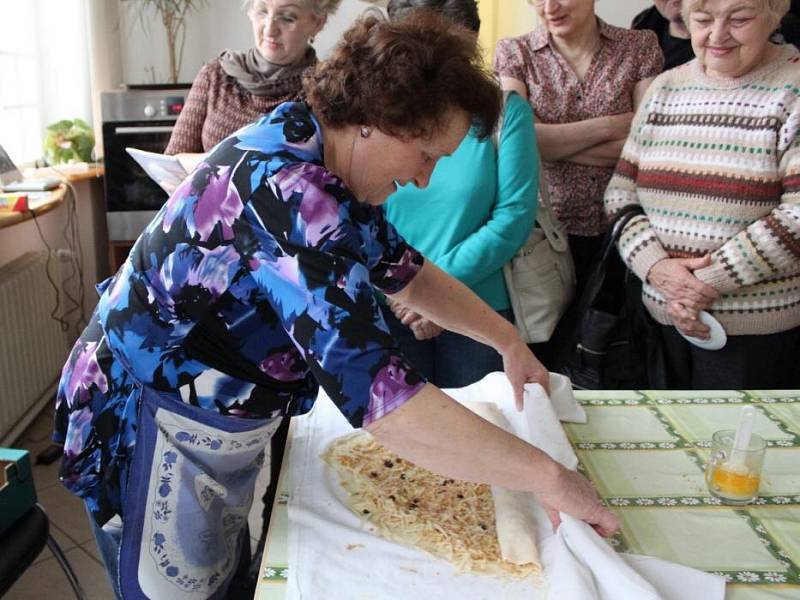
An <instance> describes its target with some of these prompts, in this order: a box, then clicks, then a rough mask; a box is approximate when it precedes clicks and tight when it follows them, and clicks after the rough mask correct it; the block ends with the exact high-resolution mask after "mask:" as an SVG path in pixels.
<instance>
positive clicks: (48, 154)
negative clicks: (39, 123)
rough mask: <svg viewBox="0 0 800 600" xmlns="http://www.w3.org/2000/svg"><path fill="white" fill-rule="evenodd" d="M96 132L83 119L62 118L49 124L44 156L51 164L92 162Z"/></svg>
mask: <svg viewBox="0 0 800 600" xmlns="http://www.w3.org/2000/svg"><path fill="white" fill-rule="evenodd" d="M93 148H94V134H93V133H92V128H91V127H90V126H89V124H88V123H87V122H86V121H84V120H82V119H74V120H69V119H62V120H61V121H56V122H55V123H53V124H52V125H48V126H47V135H46V136H45V138H44V158H45V160H46V161H47V163H48V164H50V165H58V164H62V163H68V162H91V160H92V149H93Z"/></svg>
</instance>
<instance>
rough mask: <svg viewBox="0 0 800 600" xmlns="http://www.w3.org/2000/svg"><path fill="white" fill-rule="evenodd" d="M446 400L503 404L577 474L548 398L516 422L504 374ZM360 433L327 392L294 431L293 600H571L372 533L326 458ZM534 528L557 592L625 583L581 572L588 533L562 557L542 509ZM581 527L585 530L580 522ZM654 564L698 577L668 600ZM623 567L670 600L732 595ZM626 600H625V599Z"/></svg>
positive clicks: (585, 598) (700, 581)
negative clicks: (661, 572) (460, 569)
mask: <svg viewBox="0 0 800 600" xmlns="http://www.w3.org/2000/svg"><path fill="white" fill-rule="evenodd" d="M528 391H529V392H530V390H528ZM447 393H448V394H450V395H451V396H452V397H454V398H455V399H456V400H457V401H459V402H462V403H464V402H467V403H469V402H476V403H480V402H492V403H495V404H496V405H497V406H498V408H499V409H500V411H501V412H502V414H503V415H504V416H505V418H506V419H507V420H508V422H509V423H510V426H511V429H512V430H513V433H514V434H515V435H517V436H518V437H521V438H523V439H525V440H527V441H529V442H530V443H532V444H534V445H536V446H538V447H539V448H541V449H542V450H544V451H545V452H547V453H548V454H549V455H550V456H552V457H553V458H554V459H556V460H558V461H560V462H561V463H562V464H564V465H565V466H567V467H568V468H575V465H576V464H577V458H576V456H575V454H574V452H573V451H572V448H571V446H570V444H569V442H568V441H567V438H566V435H565V434H564V430H563V428H562V427H561V425H560V423H559V422H558V420H557V418H556V416H555V410H554V408H553V406H552V405H551V403H550V401H549V399H548V398H547V397H546V395H544V394H535V393H526V394H525V410H524V411H523V412H521V413H520V412H517V410H516V407H515V405H514V395H513V393H512V390H511V386H510V385H509V383H508V380H507V379H506V378H505V376H504V375H503V374H501V373H493V374H490V375H487V376H486V377H485V378H484V379H482V380H481V381H479V382H477V383H475V384H473V385H471V386H467V387H466V388H460V389H457V390H447ZM351 431H352V427H350V425H349V423H348V422H347V420H346V419H345V418H344V417H343V416H342V415H341V413H340V412H339V411H338V409H337V408H336V407H335V406H334V405H333V403H332V402H331V400H330V399H329V398H328V397H327V396H326V395H325V394H324V393H322V392H321V393H320V396H319V398H318V399H317V402H316V405H315V406H314V409H313V410H312V411H311V412H310V413H309V414H308V415H305V416H303V417H298V418H297V419H296V421H295V425H294V433H293V436H292V444H291V450H290V459H289V469H290V473H289V475H290V480H289V577H288V583H287V598H290V599H305V600H311V599H313V600H317V599H319V598H325V599H326V600H339V599H341V600H360V599H367V598H371V599H386V600H390V599H394V598H437V599H438V598H441V599H449V598H453V599H457V600H484V599H486V600H489V599H494V598H503V599H504V600H517V599H519V600H536V599H537V598H538V599H544V598H547V597H549V598H553V599H554V600H555V599H557V600H567V599H568V598H570V596H557V595H554V594H550V595H549V596H548V593H547V585H546V584H541V583H536V582H535V581H533V580H532V579H530V578H529V579H526V580H524V581H506V580H501V579H497V578H492V577H487V576H481V575H471V574H458V573H456V572H455V570H454V569H453V568H452V567H451V566H450V565H448V564H447V563H445V562H443V561H441V560H439V559H436V558H433V557H432V556H430V555H428V554H426V553H425V552H422V551H420V550H416V549H414V548H410V547H407V546H403V545H400V544H397V543H394V542H389V541H387V540H384V539H383V538H380V537H378V536H376V535H375V534H374V533H373V532H374V527H373V526H372V525H371V524H370V523H369V522H368V521H366V520H364V519H361V518H359V516H357V515H355V514H354V513H353V512H351V511H350V510H349V509H348V508H347V504H346V501H347V495H346V493H345V491H344V490H343V489H342V487H341V484H340V483H339V477H338V475H337V474H336V473H335V472H334V471H333V470H332V469H330V468H328V467H327V466H326V465H325V463H324V462H323V461H322V459H321V458H319V456H320V454H322V452H323V451H324V450H325V449H326V448H327V447H328V445H329V444H330V443H331V442H332V441H333V440H334V439H336V438H338V437H340V436H342V435H346V434H348V433H350V432H351ZM532 519H533V521H534V523H535V528H536V537H537V540H536V541H537V545H538V547H539V550H540V556H541V562H542V565H543V567H544V570H545V575H546V577H547V578H548V580H549V586H550V587H551V588H553V589H556V590H557V589H564V587H563V586H565V585H569V584H570V582H574V581H575V580H576V578H578V577H580V574H581V573H582V572H583V573H584V574H585V577H584V579H586V580H588V581H590V582H594V581H597V580H601V579H602V580H606V579H608V578H610V577H611V578H613V577H617V576H618V575H617V573H618V572H619V570H620V567H619V565H618V564H617V565H616V566H614V563H609V564H610V565H611V566H606V567H604V568H602V569H600V568H598V566H597V565H594V564H592V562H591V561H590V562H588V563H583V562H582V561H583V560H589V559H588V558H585V556H584V555H583V554H582V552H583V551H582V550H581V549H582V548H583V547H584V546H583V542H582V541H581V540H582V539H583V538H582V537H581V536H580V533H579V534H575V535H569V539H570V540H574V539H577V540H578V542H577V543H574V544H573V547H572V548H570V549H569V551H568V552H564V551H562V550H561V549H560V548H559V547H558V545H557V544H556V543H555V542H556V541H557V540H558V539H560V540H561V541H562V542H563V537H561V538H556V536H555V535H554V534H553V530H552V526H551V524H550V521H549V519H548V518H547V515H546V514H545V511H544V510H543V509H542V508H541V507H539V506H538V505H537V506H535V507H534V508H533V515H532ZM578 524H579V525H583V524H582V523H580V522H578ZM587 529H589V534H591V535H589V534H587V537H588V538H589V540H591V541H592V546H590V552H592V551H594V552H597V549H594V550H591V548H592V547H593V544H595V543H598V544H603V545H605V542H604V541H602V539H601V538H600V537H599V536H597V534H595V533H594V532H593V530H591V528H588V526H587ZM566 531H567V532H568V530H566ZM591 536H594V538H592V537H591ZM563 543H566V542H563ZM576 548H577V550H576ZM608 552H609V553H610V556H612V557H615V556H617V555H616V554H615V553H614V552H613V550H612V549H611V548H610V547H609V548H608ZM620 561H622V559H620ZM653 561H655V562H656V563H659V564H664V565H667V566H669V567H674V568H675V569H678V570H680V572H681V573H683V572H686V571H690V572H692V574H693V575H692V577H684V576H680V577H673V578H667V579H675V580H676V581H669V582H668V583H672V584H675V586H683V587H680V589H678V587H676V590H678V591H677V592H676V593H679V594H680V595H679V596H675V595H669V593H671V592H669V593H668V592H665V591H664V588H662V585H663V582H659V581H655V580H654V578H652V577H650V576H649V573H650V572H651V571H652V569H650V571H648V568H649V567H650V566H651V565H652V562H653ZM622 564H623V565H625V564H628V565H629V566H630V567H631V568H633V569H634V570H635V571H636V572H639V573H640V574H642V575H644V576H645V577H647V579H648V581H649V583H650V584H651V585H653V586H655V587H656V589H657V592H658V593H659V594H661V597H663V598H664V599H665V600H672V599H673V598H677V597H680V598H681V599H682V600H695V599H696V600H722V598H723V593H724V592H720V590H724V583H723V584H722V585H720V578H718V577H715V576H712V575H707V574H705V573H702V572H700V571H695V570H693V569H687V568H686V567H679V566H677V565H672V564H670V563H664V561H657V559H649V558H646V557H641V560H640V561H638V562H636V561H633V562H627V563H622ZM643 565H646V566H643ZM606 569H609V570H608V571H607V570H606ZM623 571H624V569H623ZM625 572H627V571H625ZM558 586H562V587H558ZM588 589H590V590H591V589H593V588H591V587H590V588H588ZM594 589H597V588H594ZM592 593H593V594H594V595H591V594H588V595H577V596H571V597H573V598H580V599H581V600H592V599H593V598H596V599H597V600H603V597H602V596H600V595H597V593H596V592H592ZM615 600H617V599H615ZM619 600H626V599H625V598H624V597H623V598H620V599H619ZM632 600H633V599H632ZM637 600H638V599H637Z"/></svg>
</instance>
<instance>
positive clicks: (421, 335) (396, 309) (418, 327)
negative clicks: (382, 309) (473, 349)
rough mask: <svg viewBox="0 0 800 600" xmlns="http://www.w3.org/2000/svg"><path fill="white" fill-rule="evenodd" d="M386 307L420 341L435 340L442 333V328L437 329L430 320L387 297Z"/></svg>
mask: <svg viewBox="0 0 800 600" xmlns="http://www.w3.org/2000/svg"><path fill="white" fill-rule="evenodd" d="M386 305H387V306H388V307H389V308H390V309H391V311H392V313H393V314H394V316H395V317H397V319H398V320H399V321H400V322H401V323H402V324H403V325H405V326H406V327H408V328H409V329H411V331H412V333H413V334H414V337H415V338H417V339H418V340H420V341H422V340H429V339H431V338H435V337H436V336H437V335H439V334H440V333H442V331H444V329H443V328H442V327H439V326H438V325H437V324H436V323H434V322H433V321H431V320H430V319H426V318H425V317H423V316H422V315H421V314H419V313H417V312H414V311H413V310H411V309H410V308H408V307H406V306H403V305H402V304H400V303H399V302H397V301H396V300H393V299H391V298H389V297H388V296H387V298H386Z"/></svg>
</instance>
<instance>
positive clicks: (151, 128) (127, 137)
mask: <svg viewBox="0 0 800 600" xmlns="http://www.w3.org/2000/svg"><path fill="white" fill-rule="evenodd" d="M172 129H173V123H171V122H168V123H153V122H150V123H104V124H103V142H104V146H105V184H106V208H107V213H106V215H107V221H108V237H109V239H110V240H112V241H125V240H135V239H136V238H138V237H139V234H141V232H142V231H143V230H144V228H145V226H146V225H147V224H148V223H149V222H150V221H151V220H152V218H153V217H154V216H155V214H156V212H157V211H158V209H160V208H161V206H162V205H163V204H164V202H165V201H166V200H167V193H166V192H165V191H164V190H162V189H161V188H160V187H159V186H158V184H157V183H155V182H154V181H153V180H152V179H150V177H149V176H148V175H147V174H146V173H145V172H144V171H143V170H142V168H141V167H140V166H139V165H138V164H137V162H136V161H135V160H133V158H131V157H130V155H129V154H128V153H127V152H125V148H127V147H133V148H139V149H141V150H148V151H150V152H163V151H164V149H165V148H166V147H167V143H168V142H169V138H170V136H171V135H172Z"/></svg>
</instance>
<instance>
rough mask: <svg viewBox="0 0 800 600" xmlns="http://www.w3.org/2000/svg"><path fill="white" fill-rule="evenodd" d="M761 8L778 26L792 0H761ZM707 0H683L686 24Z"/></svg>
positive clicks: (772, 22)
mask: <svg viewBox="0 0 800 600" xmlns="http://www.w3.org/2000/svg"><path fill="white" fill-rule="evenodd" d="M760 2H761V7H760V8H761V9H762V10H764V11H766V13H767V17H768V18H769V20H770V23H771V24H772V26H773V27H777V26H778V24H779V23H780V22H781V19H783V17H784V15H785V14H786V13H787V12H789V8H790V7H791V2H792V0H760ZM705 3H706V2H705V0H683V2H682V3H681V16H682V17H683V22H684V23H686V26H687V27H688V26H689V14H691V13H692V12H694V11H696V10H698V9H700V8H702V7H703V6H704V5H705Z"/></svg>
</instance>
